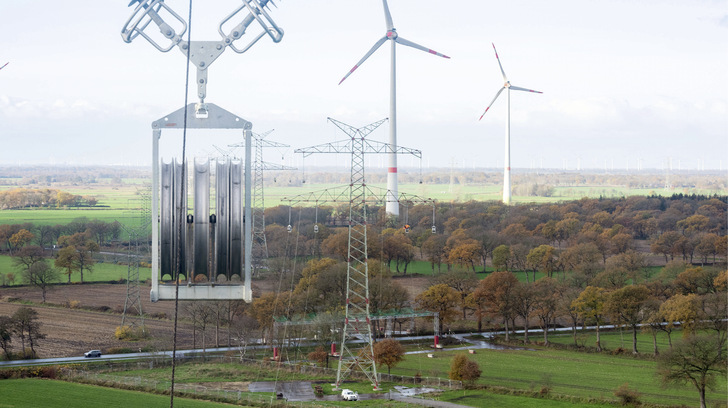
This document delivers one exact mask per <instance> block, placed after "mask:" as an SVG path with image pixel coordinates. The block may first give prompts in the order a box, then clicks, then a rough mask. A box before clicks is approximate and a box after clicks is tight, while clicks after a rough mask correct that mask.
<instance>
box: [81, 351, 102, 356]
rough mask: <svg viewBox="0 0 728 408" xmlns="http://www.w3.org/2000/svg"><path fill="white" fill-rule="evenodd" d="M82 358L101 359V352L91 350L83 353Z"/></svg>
mask: <svg viewBox="0 0 728 408" xmlns="http://www.w3.org/2000/svg"><path fill="white" fill-rule="evenodd" d="M83 356H84V357H101V350H91V351H87V352H85V353H83Z"/></svg>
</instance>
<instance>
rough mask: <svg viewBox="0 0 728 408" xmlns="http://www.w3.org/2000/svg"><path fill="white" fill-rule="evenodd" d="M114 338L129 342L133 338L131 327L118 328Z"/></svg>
mask: <svg viewBox="0 0 728 408" xmlns="http://www.w3.org/2000/svg"><path fill="white" fill-rule="evenodd" d="M114 337H116V338H117V339H118V340H127V339H129V337H131V326H117V327H116V331H114Z"/></svg>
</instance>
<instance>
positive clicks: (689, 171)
mask: <svg viewBox="0 0 728 408" xmlns="http://www.w3.org/2000/svg"><path fill="white" fill-rule="evenodd" d="M32 167H39V168H50V169H52V168H74V167H76V168H99V167H101V168H136V169H148V170H149V171H151V168H152V165H151V164H133V163H121V164H105V163H95V164H88V163H55V164H48V163H43V164H41V163H35V164H33V163H16V164H9V163H0V177H4V176H5V175H3V174H2V170H3V169H5V168H32ZM305 170H306V172H310V171H312V170H315V171H326V172H334V173H337V174H338V173H348V172H349V169H347V168H343V167H338V166H306V167H305ZM399 170H400V172H403V173H405V172H406V173H413V172H415V173H416V172H420V171H422V172H437V171H443V172H449V171H451V170H454V171H461V172H462V171H467V172H487V173H499V172H503V168H499V167H469V166H454V167H442V166H440V167H436V166H431V167H422V168H419V167H410V166H399ZM293 171H301V170H300V169H298V170H293ZM511 171H513V172H516V173H537V172H549V173H587V174H595V173H596V174H620V175H629V174H633V173H634V174H657V175H664V174H665V171H666V169H665V168H642V169H633V168H630V169H627V168H619V167H616V166H615V167H614V168H611V167H610V168H607V169H604V168H600V167H582V168H580V169H576V168H566V169H564V168H557V167H543V168H535V167H534V168H532V167H513V168H512V169H511ZM669 171H670V172H672V173H680V174H712V173H718V174H720V173H725V174H726V175H728V168H705V169H697V168H681V169H678V168H674V167H673V168H672V169H670V170H669ZM269 172H270V173H274V172H285V170H266V173H269ZM366 172H367V173H369V172H372V173H386V167H371V168H369V167H368V168H367V169H366Z"/></svg>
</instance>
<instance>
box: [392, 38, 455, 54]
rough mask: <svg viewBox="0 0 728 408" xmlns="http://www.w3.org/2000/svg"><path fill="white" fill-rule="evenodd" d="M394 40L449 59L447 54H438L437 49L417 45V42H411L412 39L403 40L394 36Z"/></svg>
mask: <svg viewBox="0 0 728 408" xmlns="http://www.w3.org/2000/svg"><path fill="white" fill-rule="evenodd" d="M394 41H395V42H397V43H399V44H402V45H406V46H408V47H412V48H416V49H418V50H422V51H424V52H428V53H430V54H434V55H437V56H439V57H443V58H447V59H450V57H448V56H447V55H445V54H440V53H439V52H437V51H435V50H431V49H429V48H427V47H423V46H421V45H419V44H416V43H413V42H412V41H409V40H405V39H404V38H402V37H397V38H395V39H394Z"/></svg>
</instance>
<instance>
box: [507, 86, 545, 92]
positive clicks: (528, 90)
mask: <svg viewBox="0 0 728 408" xmlns="http://www.w3.org/2000/svg"><path fill="white" fill-rule="evenodd" d="M510 88H511V89H513V90H514V91H525V92H533V93H543V92H541V91H534V90H533V89H528V88H521V87H518V86H513V85H511V86H510Z"/></svg>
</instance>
